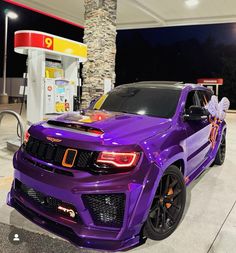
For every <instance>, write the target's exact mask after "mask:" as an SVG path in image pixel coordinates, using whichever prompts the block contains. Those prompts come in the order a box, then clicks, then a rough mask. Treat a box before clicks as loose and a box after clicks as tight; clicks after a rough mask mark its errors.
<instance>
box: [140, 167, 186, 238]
mask: <svg viewBox="0 0 236 253" xmlns="http://www.w3.org/2000/svg"><path fill="white" fill-rule="evenodd" d="M185 202H186V186H185V182H184V178H183V175H182V173H181V171H180V170H179V168H178V167H177V166H175V165H171V166H170V167H168V168H167V170H166V171H165V172H164V174H163V176H162V178H161V180H160V182H159V186H158V188H157V191H156V194H155V197H154V199H153V203H152V205H151V208H150V211H149V214H148V218H147V220H146V222H145V224H144V227H143V233H144V236H146V237H147V238H150V239H152V240H163V239H165V238H167V237H168V236H170V235H171V234H172V233H173V232H174V231H175V229H176V228H177V226H178V224H179V222H180V220H181V218H182V216H183V212H184V208H185Z"/></svg>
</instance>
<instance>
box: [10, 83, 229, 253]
mask: <svg viewBox="0 0 236 253" xmlns="http://www.w3.org/2000/svg"><path fill="white" fill-rule="evenodd" d="M181 89H182V92H181V96H180V99H179V103H178V106H177V110H176V113H175V115H174V116H173V118H172V119H162V118H155V117H148V116H144V115H132V114H122V113H119V114H115V115H112V117H109V118H108V119H106V120H102V121H96V122H93V123H83V125H84V126H89V127H93V128H96V129H101V130H103V131H104V134H103V135H101V136H99V135H96V134H88V133H83V132H80V131H76V130H70V129H66V128H63V127H53V126H51V125H48V124H47V123H46V122H41V123H39V124H35V125H33V126H32V127H31V128H30V130H29V133H30V134H31V136H34V137H35V138H37V139H39V140H43V141H45V142H48V140H47V139H46V137H47V136H50V137H53V138H59V139H61V140H62V141H61V142H60V145H63V146H66V147H72V148H82V149H85V150H86V149H87V150H94V151H120V152H126V151H141V152H142V156H141V159H140V160H139V163H138V164H137V166H136V167H135V168H134V169H132V170H131V171H130V172H125V173H117V174H109V175H93V174H91V173H89V172H87V171H80V170H77V171H75V170H73V174H74V177H67V176H65V175H60V174H53V173H51V172H49V171H45V170H42V169H41V168H40V167H38V166H36V165H32V163H29V162H28V161H27V158H29V159H31V160H32V161H34V162H38V163H40V164H43V165H46V166H49V167H50V166H53V167H56V168H57V169H61V167H60V166H55V165H52V164H50V163H47V162H44V161H41V160H38V159H37V158H35V157H31V156H30V155H29V154H27V153H26V152H25V151H24V148H23V147H21V148H20V149H19V151H18V152H17V153H16V154H15V156H14V160H13V165H14V168H15V172H14V177H15V179H18V180H19V181H21V182H22V183H24V184H26V185H27V186H29V187H32V188H34V189H36V190H38V191H40V192H42V193H44V194H49V193H50V196H53V197H55V198H57V199H60V200H62V201H64V202H67V203H71V204H73V205H74V206H75V207H76V209H77V211H78V213H79V215H80V217H81V219H82V222H81V223H77V222H74V221H73V222H72V221H70V220H66V219H62V217H61V216H60V215H58V214H56V213H55V214H53V213H49V212H47V211H46V210H42V209H39V208H38V207H37V206H36V205H34V204H32V203H31V202H30V201H28V200H27V199H26V198H24V196H21V195H19V194H18V193H17V192H16V191H15V190H14V184H13V187H12V189H11V192H10V193H9V195H8V199H7V202H8V204H9V205H10V206H12V207H15V208H16V209H17V210H18V211H20V212H21V213H23V214H24V215H25V216H26V218H28V219H30V220H31V221H33V222H34V223H36V224H38V225H39V226H41V227H43V228H45V229H48V230H50V231H52V229H51V228H50V226H49V225H48V224H49V223H48V222H47V221H48V220H50V221H53V222H56V223H58V224H62V225H64V226H65V227H68V228H71V229H72V230H73V231H74V233H75V236H74V237H73V238H72V237H68V236H67V235H66V234H65V233H64V232H63V231H59V230H60V229H58V231H53V232H54V233H57V234H59V235H61V236H62V237H64V238H66V239H68V240H69V241H71V242H72V243H74V244H76V245H77V246H80V247H89V248H96V249H105V250H122V249H127V248H130V247H132V246H134V245H137V244H138V243H139V242H140V239H141V238H140V232H141V229H142V227H143V224H144V222H145V220H146V218H147V215H148V212H149V209H150V206H151V204H152V200H153V197H154V195H155V192H156V189H157V187H158V183H159V181H160V178H161V177H162V174H163V172H164V171H165V170H166V169H167V168H168V166H170V165H171V164H173V163H176V162H178V163H179V164H181V170H182V172H183V174H184V177H185V178H186V185H188V184H190V182H191V181H192V180H194V179H195V178H196V177H197V176H198V175H199V174H200V173H201V172H202V171H203V170H204V169H206V168H207V167H208V166H209V165H210V164H211V163H212V162H213V160H214V158H215V156H216V152H217V149H218V146H219V143H220V139H221V136H222V135H221V133H222V131H224V130H225V128H226V124H225V122H223V123H221V125H220V132H219V135H218V138H217V144H216V145H215V148H214V149H212V148H211V146H210V142H209V140H208V139H209V134H210V123H209V122H208V121H194V122H190V123H189V122H186V121H184V120H183V117H182V116H183V112H184V106H185V101H186V97H187V94H188V92H190V91H191V90H196V89H198V90H204V89H205V88H203V87H199V86H195V85H184V86H183V87H182V88H181ZM65 117H67V116H63V117H60V119H59V120H60V121H63V122H68V117H67V118H65ZM70 122H72V121H71V120H70ZM77 123H78V122H77ZM68 170H70V169H68ZM85 193H86V194H88V193H91V194H92V193H93V194H98V193H124V194H125V196H126V200H125V213H124V221H123V225H122V227H121V228H119V229H117V228H112V227H101V226H96V225H95V224H94V223H93V220H92V218H91V215H90V213H89V211H88V209H86V207H85V205H84V203H83V200H82V198H81V195H82V194H85ZM16 200H18V202H20V203H21V204H22V205H23V206H24V207H25V208H26V209H25V211H24V212H22V211H21V210H19V209H18V208H17V206H16ZM35 214H38V215H40V216H38V215H35Z"/></svg>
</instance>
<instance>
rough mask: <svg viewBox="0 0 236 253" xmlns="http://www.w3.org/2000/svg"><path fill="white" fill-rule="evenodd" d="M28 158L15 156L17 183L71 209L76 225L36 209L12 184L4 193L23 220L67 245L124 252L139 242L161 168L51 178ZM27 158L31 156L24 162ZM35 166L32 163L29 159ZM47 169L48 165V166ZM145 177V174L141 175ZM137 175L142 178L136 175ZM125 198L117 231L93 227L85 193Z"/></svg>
mask: <svg viewBox="0 0 236 253" xmlns="http://www.w3.org/2000/svg"><path fill="white" fill-rule="evenodd" d="M27 156H28V155H27V154H25V153H24V152H22V151H21V150H20V151H18V153H17V154H16V155H15V157H14V167H15V173H14V177H15V179H16V180H19V181H20V182H21V183H23V184H25V185H27V186H28V187H32V188H33V189H36V190H37V191H40V192H42V193H44V194H46V195H49V196H52V197H54V198H57V199H60V200H62V201H64V202H67V203H70V204H72V205H73V206H74V207H75V208H76V210H77V211H78V213H79V217H80V221H78V222H75V221H73V220H69V219H65V217H62V215H60V214H58V213H53V212H49V211H48V210H46V209H45V210H44V209H42V208H39V206H38V205H37V204H35V203H34V202H32V201H31V200H29V199H28V198H26V197H25V196H24V195H22V194H21V193H19V192H18V191H17V190H16V189H15V187H14V183H13V186H12V189H11V191H10V193H9V194H8V199H7V202H8V205H10V206H12V207H14V208H15V209H16V210H17V211H19V212H20V213H21V214H23V215H24V216H25V217H26V218H27V219H29V220H31V221H32V222H34V223H36V224H37V225H39V226H41V227H43V228H45V229H47V230H48V231H50V232H53V233H55V234H57V235H59V236H61V237H63V238H65V239H67V240H69V241H70V242H71V243H73V244H75V245H77V246H79V247H86V248H94V249H103V250H123V249H127V248H130V247H132V246H134V245H136V244H138V243H139V242H140V231H141V228H142V226H143V223H144V222H145V220H146V217H147V214H148V211H149V207H150V205H151V202H152V197H153V195H154V193H155V185H156V183H157V182H159V180H158V179H159V177H160V173H159V169H158V168H157V167H156V166H155V165H154V164H151V165H150V164H148V163H147V162H146V166H144V164H143V163H142V166H143V169H144V168H145V174H144V171H142V170H143V169H142V168H139V173H137V172H134V173H133V174H130V173H123V174H116V175H105V176H94V175H90V174H89V173H87V172H83V171H78V172H77V174H76V173H75V176H74V177H69V176H65V175H60V174H52V173H51V172H50V171H45V170H43V169H42V167H38V166H33V165H32V163H29V162H27V159H24V158H25V157H27ZM28 158H29V157H28ZM30 159H32V160H34V161H35V162H40V163H43V162H42V161H37V159H35V158H32V157H31V158H30ZM47 166H50V165H48V164H47ZM142 172H143V173H142ZM140 173H141V174H140ZM121 193H122V194H125V209H124V217H123V222H122V226H121V227H119V228H118V227H112V226H103V225H98V224H96V222H94V219H93V217H92V215H91V212H90V211H89V210H88V208H87V206H86V205H85V203H84V201H83V195H84V194H93V195H94V194H121Z"/></svg>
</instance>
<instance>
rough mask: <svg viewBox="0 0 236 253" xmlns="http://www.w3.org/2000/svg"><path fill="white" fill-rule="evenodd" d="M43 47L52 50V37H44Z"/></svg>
mask: <svg viewBox="0 0 236 253" xmlns="http://www.w3.org/2000/svg"><path fill="white" fill-rule="evenodd" d="M44 48H46V49H50V50H53V38H52V37H48V36H47V37H44Z"/></svg>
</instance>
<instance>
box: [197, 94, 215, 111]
mask: <svg viewBox="0 0 236 253" xmlns="http://www.w3.org/2000/svg"><path fill="white" fill-rule="evenodd" d="M198 96H199V100H200V105H201V106H202V107H205V106H206V104H207V103H208V102H209V101H210V99H211V96H212V93H211V92H209V91H204V90H200V91H198Z"/></svg>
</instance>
